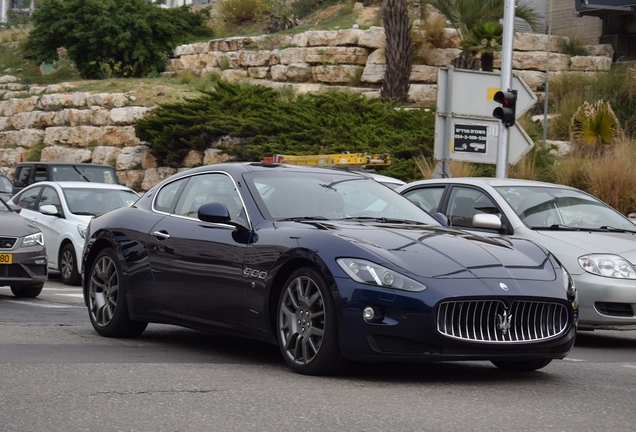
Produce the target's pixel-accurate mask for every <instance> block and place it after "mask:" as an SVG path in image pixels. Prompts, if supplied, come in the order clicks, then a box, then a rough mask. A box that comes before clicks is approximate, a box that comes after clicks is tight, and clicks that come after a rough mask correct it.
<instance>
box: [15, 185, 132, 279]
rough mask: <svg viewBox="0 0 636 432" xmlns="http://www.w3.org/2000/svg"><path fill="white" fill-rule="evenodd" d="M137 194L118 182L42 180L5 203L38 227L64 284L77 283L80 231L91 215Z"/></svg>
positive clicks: (128, 201)
mask: <svg viewBox="0 0 636 432" xmlns="http://www.w3.org/2000/svg"><path fill="white" fill-rule="evenodd" d="M138 198H139V195H138V194H137V193H136V192H135V191H133V190H132V189H130V188H128V187H126V186H122V185H115V184H106V183H86V182H72V181H67V182H50V181H43V182H38V183H34V184H32V185H30V186H28V187H26V188H24V189H23V190H22V191H20V192H19V193H18V194H16V195H15V196H14V197H13V198H11V200H9V204H13V205H16V206H19V207H21V208H22V209H21V210H20V215H21V216H22V217H24V218H26V219H28V220H30V221H31V222H33V223H34V224H35V225H37V226H38V228H40V230H42V233H43V235H44V243H45V244H46V248H47V251H48V259H49V268H50V269H53V270H58V271H59V272H60V277H61V279H62V281H63V282H64V283H65V284H68V285H79V284H80V282H81V275H80V270H81V267H80V265H81V263H82V250H83V248H84V235H85V233H86V227H87V225H88V223H89V222H90V220H91V219H92V217H93V216H94V215H98V214H102V213H106V212H108V211H110V210H113V209H116V208H119V207H126V206H130V205H132V204H133V203H134V202H135V201H137V199H138Z"/></svg>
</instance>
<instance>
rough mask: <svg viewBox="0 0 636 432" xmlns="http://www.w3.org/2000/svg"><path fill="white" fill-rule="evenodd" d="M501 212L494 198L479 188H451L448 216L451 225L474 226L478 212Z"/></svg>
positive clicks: (497, 213)
mask: <svg viewBox="0 0 636 432" xmlns="http://www.w3.org/2000/svg"><path fill="white" fill-rule="evenodd" d="M483 213H485V214H496V215H498V216H500V217H501V213H500V212H499V209H498V208H497V205H496V204H495V203H494V202H493V200H492V199H491V198H490V197H489V196H488V195H486V194H485V193H483V192H482V191H480V190H478V189H473V188H464V187H454V188H453V189H452V190H451V194H450V198H449V201H448V206H447V210H446V216H447V217H448V220H449V221H450V223H451V226H456V227H463V228H474V225H473V217H474V216H475V215H476V214H483Z"/></svg>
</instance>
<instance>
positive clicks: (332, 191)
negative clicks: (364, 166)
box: [244, 170, 439, 225]
mask: <svg viewBox="0 0 636 432" xmlns="http://www.w3.org/2000/svg"><path fill="white" fill-rule="evenodd" d="M244 177H245V178H246V179H247V186H248V187H249V188H250V191H251V192H252V196H254V197H255V199H256V202H257V205H258V206H259V209H260V210H261V212H262V214H263V216H264V217H266V218H271V219H290V218H305V217H309V218H318V219H322V218H325V219H345V218H349V219H355V218H362V219H369V218H378V219H382V218H385V219H406V220H413V221H419V222H422V223H427V224H431V225H439V223H438V222H437V221H435V220H434V219H433V218H431V217H430V216H428V215H427V214H426V213H425V212H423V211H421V210H420V209H418V208H417V207H416V206H415V205H413V204H412V203H411V202H410V201H409V200H407V199H404V197H402V196H400V195H399V194H397V193H395V191H393V190H392V189H390V188H387V187H386V186H384V185H382V184H380V183H378V182H377V181H375V180H372V179H370V178H364V177H352V176H351V175H350V174H343V173H339V172H334V173H325V172H322V171H317V172H315V173H312V175H309V174H308V173H307V172H304V171H298V172H296V171H295V170H294V171H292V170H289V171H285V172H278V173H270V172H268V173H250V174H245V175H244Z"/></svg>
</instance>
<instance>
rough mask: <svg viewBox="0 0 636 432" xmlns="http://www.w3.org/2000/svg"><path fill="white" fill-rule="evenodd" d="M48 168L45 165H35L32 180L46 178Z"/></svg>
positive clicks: (37, 180)
mask: <svg viewBox="0 0 636 432" xmlns="http://www.w3.org/2000/svg"><path fill="white" fill-rule="evenodd" d="M48 179H49V176H48V168H47V167H45V166H36V167H35V177H34V179H33V181H34V182H39V181H45V180H48Z"/></svg>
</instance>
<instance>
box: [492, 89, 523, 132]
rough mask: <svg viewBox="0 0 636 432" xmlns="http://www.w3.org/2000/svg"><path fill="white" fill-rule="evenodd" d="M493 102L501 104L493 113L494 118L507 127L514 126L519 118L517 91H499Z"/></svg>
mask: <svg viewBox="0 0 636 432" xmlns="http://www.w3.org/2000/svg"><path fill="white" fill-rule="evenodd" d="M493 100H494V101H495V102H497V103H500V104H501V106H500V107H498V108H495V110H494V111H493V112H492V115H493V117H495V118H498V119H499V120H501V122H502V123H503V124H504V125H506V127H510V126H513V125H514V124H515V117H516V116H517V114H516V112H515V111H516V108H517V90H509V91H498V92H497V93H495V97H494V98H493Z"/></svg>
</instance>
